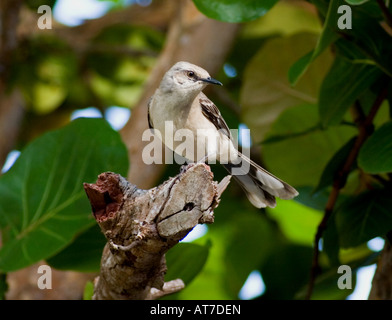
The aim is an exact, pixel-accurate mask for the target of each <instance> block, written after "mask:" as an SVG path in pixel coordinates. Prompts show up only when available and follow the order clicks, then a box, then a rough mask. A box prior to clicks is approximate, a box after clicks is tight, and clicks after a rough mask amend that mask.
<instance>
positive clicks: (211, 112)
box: [199, 93, 231, 139]
mask: <svg viewBox="0 0 392 320" xmlns="http://www.w3.org/2000/svg"><path fill="white" fill-rule="evenodd" d="M199 102H200V106H201V112H202V113H203V115H204V116H205V117H206V118H207V119H208V120H209V121H210V122H212V123H213V124H214V126H215V127H216V128H217V129H218V130H220V132H222V133H223V134H224V135H226V136H227V137H228V138H229V139H231V134H230V129H229V127H228V126H227V124H226V122H225V120H224V119H223V117H222V115H221V113H220V111H219V109H218V107H217V106H216V105H215V104H214V103H213V102H212V101H211V100H210V99H208V98H207V96H206V95H205V94H203V93H201V96H200V98H199Z"/></svg>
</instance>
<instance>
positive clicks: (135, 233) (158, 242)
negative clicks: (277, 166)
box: [85, 164, 230, 300]
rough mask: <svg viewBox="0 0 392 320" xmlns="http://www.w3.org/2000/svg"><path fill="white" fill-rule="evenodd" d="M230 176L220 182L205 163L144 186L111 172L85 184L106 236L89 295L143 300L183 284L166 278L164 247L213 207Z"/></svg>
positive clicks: (203, 218) (205, 220)
mask: <svg viewBox="0 0 392 320" xmlns="http://www.w3.org/2000/svg"><path fill="white" fill-rule="evenodd" d="M229 181H230V176H227V177H226V178H224V179H223V180H222V181H221V182H220V183H219V184H218V183H216V182H214V181H213V174H212V172H211V171H210V168H209V166H207V165H205V164H190V165H187V166H183V167H182V168H181V172H180V173H179V174H178V175H177V176H176V177H174V178H170V179H169V180H167V181H166V182H164V183H163V184H162V185H160V186H158V187H155V188H152V189H150V190H142V189H139V188H137V187H136V186H135V185H133V184H131V183H129V182H128V181H127V180H126V179H125V178H123V177H121V176H120V175H118V174H114V173H111V172H106V173H102V174H101V175H100V176H99V177H98V180H97V183H96V184H85V191H86V193H87V196H88V198H89V200H90V203H91V207H92V211H93V214H94V217H95V219H96V221H97V223H98V224H99V225H100V227H101V230H102V232H103V233H104V235H105V236H106V238H107V240H108V242H107V244H106V246H105V248H104V250H103V254H102V260H101V270H100V275H99V277H98V278H97V279H96V281H95V289H94V296H93V299H96V300H113V299H115V300H119V299H121V300H136V299H137V300H145V299H156V298H158V297H160V296H162V295H166V294H170V293H173V292H176V291H178V290H181V289H182V288H183V287H184V283H183V282H182V280H181V279H177V280H173V281H169V282H167V283H165V282H164V275H165V273H166V261H165V253H166V252H167V251H168V250H169V249H170V248H172V247H173V246H174V245H176V244H177V243H178V242H179V241H180V240H181V239H182V238H184V237H185V236H186V235H187V234H188V232H189V231H190V230H192V229H193V227H195V226H196V225H197V224H198V223H212V222H213V221H214V215H213V210H214V209H215V208H216V207H217V205H218V203H219V201H220V196H221V194H222V192H223V191H224V189H225V188H226V187H227V185H228V183H229Z"/></svg>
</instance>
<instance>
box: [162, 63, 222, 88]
mask: <svg viewBox="0 0 392 320" xmlns="http://www.w3.org/2000/svg"><path fill="white" fill-rule="evenodd" d="M207 84H216V85H220V86H221V85H222V83H220V82H219V81H218V80H215V79H213V78H211V76H210V75H209V73H208V72H207V71H206V70H204V69H203V68H200V67H198V66H196V65H194V64H192V63H189V62H184V61H180V62H177V63H176V64H175V65H174V66H173V67H171V68H170V70H169V71H167V72H166V74H165V76H164V77H163V80H162V82H161V89H163V90H165V91H174V90H176V91H184V92H194V93H196V92H200V91H202V90H203V89H204V88H205V87H206V85H207Z"/></svg>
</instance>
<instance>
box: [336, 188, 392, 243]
mask: <svg viewBox="0 0 392 320" xmlns="http://www.w3.org/2000/svg"><path fill="white" fill-rule="evenodd" d="M390 208H392V198H391V190H388V189H374V190H371V191H367V192H364V193H362V194H360V195H358V196H356V197H351V198H349V199H347V200H346V201H344V202H343V204H342V205H341V206H340V207H339V209H338V211H337V212H336V226H337V230H338V233H339V241H340V245H341V246H342V247H355V246H358V245H360V244H362V243H364V242H366V241H368V240H370V239H372V238H375V237H378V236H381V237H383V236H385V234H386V233H387V232H388V231H389V230H391V226H392V211H391V209H390Z"/></svg>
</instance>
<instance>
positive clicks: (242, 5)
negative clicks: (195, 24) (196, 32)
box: [193, 0, 278, 22]
mask: <svg viewBox="0 0 392 320" xmlns="http://www.w3.org/2000/svg"><path fill="white" fill-rule="evenodd" d="M277 1H278V0H263V1H259V0H242V1H241V0H193V2H194V3H195V5H196V7H197V8H198V9H199V10H200V11H201V12H202V13H204V14H205V15H206V16H207V17H210V18H212V19H217V20H221V21H226V22H245V21H251V20H254V19H256V18H258V17H260V16H262V15H264V14H265V13H267V11H268V10H269V9H271V8H272V7H273V6H274V4H275V3H276V2H277Z"/></svg>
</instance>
